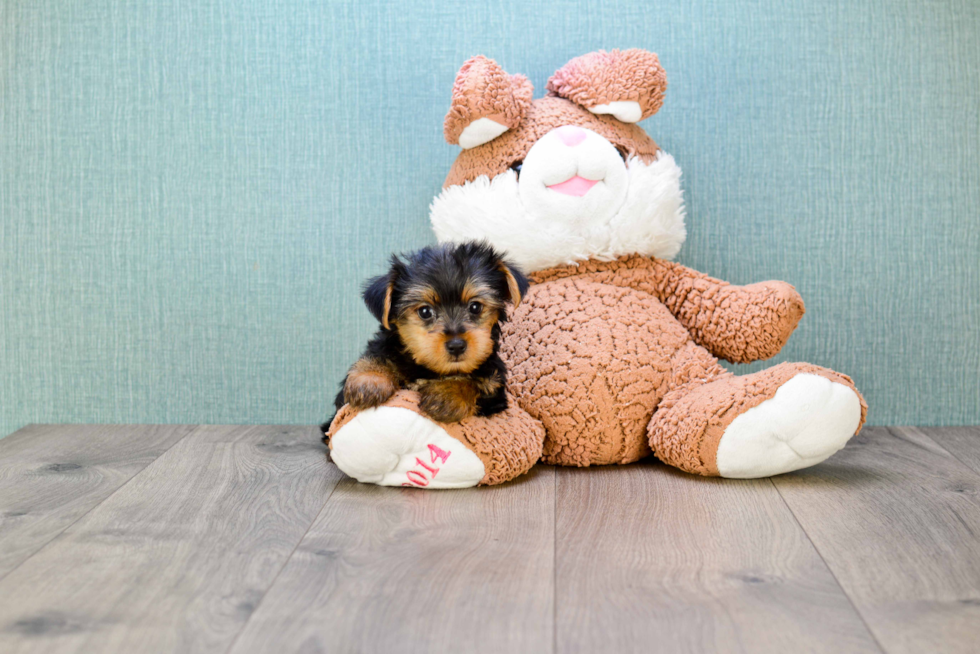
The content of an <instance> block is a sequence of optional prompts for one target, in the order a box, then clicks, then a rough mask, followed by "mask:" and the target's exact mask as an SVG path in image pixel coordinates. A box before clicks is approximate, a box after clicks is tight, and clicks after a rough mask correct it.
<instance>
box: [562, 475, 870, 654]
mask: <svg viewBox="0 0 980 654" xmlns="http://www.w3.org/2000/svg"><path fill="white" fill-rule="evenodd" d="M557 499H558V505H557V526H556V542H557V554H556V559H557V570H556V583H555V592H556V597H557V607H556V624H555V626H556V629H555V633H556V650H557V651H558V652H559V653H562V654H564V653H570V652H625V651H638V650H639V649H642V651H645V652H710V651H714V652H788V651H810V652H842V651H847V652H877V651H879V650H878V648H877V646H876V645H875V643H874V641H873V639H872V638H871V636H870V634H869V633H868V631H867V629H866V628H865V626H864V624H863V623H862V622H861V620H860V618H859V617H858V615H857V614H856V613H855V612H854V610H853V608H852V606H851V605H850V602H849V601H848V600H847V598H846V596H845V595H844V593H843V592H842V591H841V589H840V588H839V587H838V585H837V583H836V582H835V581H834V578H833V576H832V575H831V574H830V572H829V571H828V570H827V568H826V566H825V565H824V564H823V562H822V561H821V560H820V557H819V555H818V554H817V552H816V551H815V550H814V549H813V547H812V545H811V543H810V541H809V540H808V539H807V537H806V535H805V534H804V533H803V531H802V530H801V529H800V527H799V525H798V524H797V523H796V520H794V518H793V516H792V514H791V513H790V512H789V510H788V509H787V508H786V506H785V504H784V503H783V502H782V501H781V500H780V498H779V495H778V494H777V493H776V491H775V489H774V488H773V487H772V485H771V483H770V482H769V481H768V480H752V481H740V480H722V479H705V478H700V477H694V476H691V475H686V474H684V473H682V472H679V471H676V470H673V469H671V468H667V467H666V466H663V465H662V464H653V463H651V464H642V463H641V464H636V465H631V466H625V467H609V468H592V469H568V468H564V469H559V470H558V485H557Z"/></svg>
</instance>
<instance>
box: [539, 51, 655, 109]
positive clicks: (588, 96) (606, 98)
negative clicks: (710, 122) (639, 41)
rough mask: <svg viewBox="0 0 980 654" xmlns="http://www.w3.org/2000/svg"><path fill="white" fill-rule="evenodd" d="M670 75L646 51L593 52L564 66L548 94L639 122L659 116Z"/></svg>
mask: <svg viewBox="0 0 980 654" xmlns="http://www.w3.org/2000/svg"><path fill="white" fill-rule="evenodd" d="M666 90H667V74H666V73H665V72H664V69H663V68H662V67H661V66H660V60H659V59H658V58H657V55H655V54H654V53H652V52H647V51H646V50H639V49H635V48H634V49H632V50H623V51H619V50H613V51H612V52H606V51H605V50H599V51H598V52H590V53H589V54H587V55H582V56H581V57H576V58H575V59H572V60H571V61H569V62H568V63H567V64H565V65H564V66H562V67H561V68H560V69H559V70H558V71H557V72H556V73H555V74H554V75H552V76H551V79H550V80H548V91H549V92H551V93H552V94H553V95H558V96H561V97H563V98H565V99H567V100H571V101H572V102H574V103H575V104H577V105H581V106H582V107H585V108H586V109H588V110H589V111H591V112H592V113H594V114H612V115H613V116H614V117H615V118H617V119H619V120H621V121H622V122H624V123H637V122H639V121H641V120H643V119H644V118H649V117H650V116H652V115H653V114H655V113H657V111H658V110H659V109H660V106H661V105H662V104H663V102H664V91H666Z"/></svg>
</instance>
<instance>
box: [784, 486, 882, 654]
mask: <svg viewBox="0 0 980 654" xmlns="http://www.w3.org/2000/svg"><path fill="white" fill-rule="evenodd" d="M768 481H769V483H770V484H771V485H772V487H773V488H775V489H776V493H778V494H779V499H780V500H782V502H783V504H784V505H785V506H786V508H787V509H789V512H790V514H791V515H792V516H793V520H794V521H796V524H797V526H799V528H800V531H802V532H803V534H804V535H805V536H806V539H807V540H808V541H810V546H811V547H813V551H814V552H816V553H817V556H819V557H820V560H821V561H822V562H823V565H824V567H825V568H827V571H828V572H829V573H830V576H831V577H833V579H834V582H835V583H836V584H837V587H838V588H840V592H841V593H842V594H843V595H844V597H846V598H847V601H848V603H850V605H851V608H852V609H854V613H855V614H856V615H857V616H858V617H859V618H860V619H861V624H863V625H864V628H865V629H866V630H867V632H868V635H869V636H870V637H871V640H873V641H874V644H875V645H876V646H877V647H878V650H879V651H880V652H882V654H887V650H886V649H885V648H884V647H883V646H882V644H881V643H880V642H879V641H878V637H877V636H876V635H875V632H874V631H873V630H872V629H871V626H870V625H869V624H868V621H867V619H865V617H864V614H863V613H861V611H860V610H859V609H858V607H857V605H856V604H855V603H854V599H853V598H852V597H851V596H850V594H849V593H848V592H847V590H846V589H845V588H844V586H843V585H842V584H841V583H840V579H838V578H837V573H836V572H834V569H833V568H832V567H830V564H829V563H827V559H826V558H825V557H824V555H823V552H821V551H820V548H819V547H817V544H816V543H815V542H813V539H812V538H810V534H809V533H807V530H806V528H805V527H804V526H803V523H801V522H800V519H799V518H798V517H797V515H796V513H794V511H793V507H792V506H790V505H789V502H787V501H786V498H785V497H783V494H782V492H781V491H780V490H779V486H777V485H776V483H775V482H774V481H773V480H772V478H769V479H768Z"/></svg>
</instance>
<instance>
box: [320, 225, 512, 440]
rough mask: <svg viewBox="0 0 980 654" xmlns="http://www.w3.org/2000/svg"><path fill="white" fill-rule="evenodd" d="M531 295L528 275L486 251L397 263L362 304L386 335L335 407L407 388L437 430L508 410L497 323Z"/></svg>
mask: <svg viewBox="0 0 980 654" xmlns="http://www.w3.org/2000/svg"><path fill="white" fill-rule="evenodd" d="M527 289H528V281H527V279H526V278H525V277H524V275H523V273H521V271H520V270H519V269H518V268H517V267H515V266H514V265H513V264H511V263H509V262H507V261H505V260H504V259H503V257H502V256H501V255H500V254H499V253H498V252H496V251H495V250H494V249H493V248H492V247H490V245H488V244H486V243H476V242H471V243H463V244H459V245H455V244H447V245H437V246H430V247H426V248H423V249H421V250H419V251H418V252H414V253H412V254H410V255H407V256H406V259H405V260H404V261H403V260H402V259H401V258H399V257H398V256H394V255H393V256H392V258H391V269H390V270H389V271H388V273H387V274H385V275H380V276H378V277H375V278H373V279H371V280H370V281H369V282H368V284H367V287H366V288H365V290H364V295H363V297H364V303H365V304H367V307H368V309H369V310H370V311H371V313H372V314H373V315H374V317H375V318H377V320H378V321H379V322H380V323H381V328H380V329H379V330H378V332H377V333H376V334H375V335H374V336H373V337H372V338H371V340H370V341H369V342H368V345H367V349H366V350H365V351H364V354H363V355H361V358H360V359H358V360H357V362H356V363H355V364H354V365H353V366H351V368H350V370H349V371H348V372H347V377H346V378H345V379H344V382H343V384H342V388H341V391H340V393H338V394H337V399H336V400H335V402H334V405H335V407H336V408H337V410H339V409H340V408H341V407H342V406H343V405H344V404H350V405H351V406H352V407H354V408H355V409H366V408H369V407H375V406H379V405H381V404H384V403H385V402H386V401H387V400H388V398H390V397H391V396H392V395H394V393H395V391H397V390H398V389H401V388H408V389H412V390H416V391H418V392H419V395H420V403H419V406H420V408H421V409H422V411H423V412H424V413H426V414H427V415H429V416H430V417H431V418H433V419H434V420H437V421H439V422H458V421H460V420H463V419H464V418H468V417H470V416H472V415H479V416H492V415H493V414H495V413H500V412H501V411H504V410H505V409H506V408H507V396H506V395H505V394H504V384H505V382H506V381H507V368H506V366H505V365H504V362H503V361H502V360H501V359H500V356H499V355H498V354H497V351H498V348H499V342H500V323H502V322H504V321H505V320H507V313H506V311H505V308H504V305H505V304H506V303H507V302H510V303H511V304H513V305H514V306H515V307H516V306H517V305H518V304H520V301H521V298H522V297H523V296H524V294H525V293H526V292H527ZM331 421H332V419H331V420H330V421H327V422H326V423H324V424H323V425H322V426H321V429H322V430H323V432H324V434H326V431H327V428H328V427H329V426H330V422H331Z"/></svg>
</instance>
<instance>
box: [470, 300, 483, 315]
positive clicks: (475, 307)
mask: <svg viewBox="0 0 980 654" xmlns="http://www.w3.org/2000/svg"><path fill="white" fill-rule="evenodd" d="M467 309H469V311H470V315H473V316H478V315H480V314H481V313H483V305H482V304H480V303H479V302H470V306H469V307H467Z"/></svg>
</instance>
